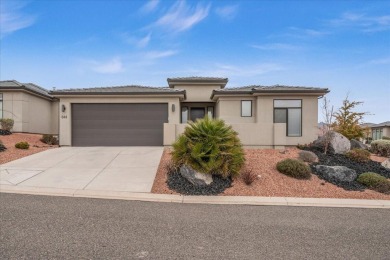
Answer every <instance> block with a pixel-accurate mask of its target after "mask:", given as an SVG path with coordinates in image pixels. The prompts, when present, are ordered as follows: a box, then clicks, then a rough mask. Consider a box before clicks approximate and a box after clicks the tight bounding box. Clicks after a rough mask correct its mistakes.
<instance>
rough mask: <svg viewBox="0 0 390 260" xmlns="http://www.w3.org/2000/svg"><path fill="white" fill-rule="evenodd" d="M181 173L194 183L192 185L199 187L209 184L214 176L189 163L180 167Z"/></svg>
mask: <svg viewBox="0 0 390 260" xmlns="http://www.w3.org/2000/svg"><path fill="white" fill-rule="evenodd" d="M180 174H181V176H183V177H184V178H185V179H186V180H188V181H189V182H190V183H192V185H194V186H198V187H202V186H208V185H210V184H211V183H212V182H213V177H212V176H211V175H210V174H204V173H200V172H197V171H195V170H194V169H192V168H191V167H190V166H187V165H182V166H181V167H180Z"/></svg>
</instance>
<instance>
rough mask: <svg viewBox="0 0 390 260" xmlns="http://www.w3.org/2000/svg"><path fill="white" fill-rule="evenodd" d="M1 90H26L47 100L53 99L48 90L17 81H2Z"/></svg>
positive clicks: (0, 83) (0, 82)
mask: <svg viewBox="0 0 390 260" xmlns="http://www.w3.org/2000/svg"><path fill="white" fill-rule="evenodd" d="M0 90H25V91H28V92H32V93H34V94H37V95H39V96H44V97H46V98H53V97H52V96H51V95H50V94H49V91H48V90H47V89H44V88H42V87H40V86H38V85H35V84H33V83H20V82H18V81H16V80H3V81H0Z"/></svg>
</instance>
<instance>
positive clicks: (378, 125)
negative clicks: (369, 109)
mask: <svg viewBox="0 0 390 260" xmlns="http://www.w3.org/2000/svg"><path fill="white" fill-rule="evenodd" d="M383 126H390V121H386V122H382V123H379V124H373V125H371V126H370V127H383Z"/></svg>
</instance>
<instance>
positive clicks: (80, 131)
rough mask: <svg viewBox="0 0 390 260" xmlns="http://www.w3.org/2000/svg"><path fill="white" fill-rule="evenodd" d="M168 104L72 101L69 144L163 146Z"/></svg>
mask: <svg viewBox="0 0 390 260" xmlns="http://www.w3.org/2000/svg"><path fill="white" fill-rule="evenodd" d="M167 122H168V104H153V103H148V104H72V145H74V146H133V145H138V146H143V145H149V146H152V145H153V146H154V145H163V134H164V133H163V132H164V130H163V128H164V123H167Z"/></svg>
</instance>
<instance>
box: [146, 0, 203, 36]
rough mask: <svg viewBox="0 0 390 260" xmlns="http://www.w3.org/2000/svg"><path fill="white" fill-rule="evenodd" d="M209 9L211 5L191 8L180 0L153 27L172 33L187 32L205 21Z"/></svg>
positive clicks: (198, 5)
mask: <svg viewBox="0 0 390 260" xmlns="http://www.w3.org/2000/svg"><path fill="white" fill-rule="evenodd" d="M209 9H210V5H207V6H203V5H202V4H200V3H198V4H197V5H196V6H195V7H191V6H188V5H187V4H186V2H185V1H184V0H182V1H180V0H179V1H177V2H176V3H175V4H173V5H172V7H171V8H170V9H169V10H168V11H167V12H166V13H165V14H164V15H163V16H162V17H160V18H159V19H158V20H157V21H156V22H155V23H154V24H152V25H151V26H157V27H163V28H165V29H167V30H169V31H172V32H182V31H186V30H189V29H190V28H191V27H193V26H194V25H196V24H198V23H199V22H201V21H202V20H203V19H205V18H206V17H207V16H208V14H209Z"/></svg>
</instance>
